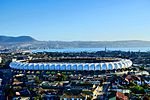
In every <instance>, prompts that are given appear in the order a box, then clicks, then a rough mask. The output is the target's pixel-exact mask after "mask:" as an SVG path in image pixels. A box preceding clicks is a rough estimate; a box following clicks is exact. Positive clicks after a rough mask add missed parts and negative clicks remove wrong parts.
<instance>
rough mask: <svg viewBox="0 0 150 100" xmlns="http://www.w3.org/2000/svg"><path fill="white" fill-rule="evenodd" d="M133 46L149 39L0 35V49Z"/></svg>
mask: <svg viewBox="0 0 150 100" xmlns="http://www.w3.org/2000/svg"><path fill="white" fill-rule="evenodd" d="M105 47H107V48H134V47H148V48H150V41H141V40H126V41H38V40H36V39H34V38H32V37H30V36H19V37H11V36H0V49H5V48H7V49H13V50H16V49H24V50H32V49H60V48H105Z"/></svg>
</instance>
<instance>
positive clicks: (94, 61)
mask: <svg viewBox="0 0 150 100" xmlns="http://www.w3.org/2000/svg"><path fill="white" fill-rule="evenodd" d="M131 66H132V61H131V60H129V59H121V58H106V57H61V58H57V57H56V58H46V59H44V58H34V59H32V60H18V61H14V62H11V63H10V67H11V68H12V69H13V70H23V71H65V72H67V71H75V72H78V71H80V72H84V71H106V70H117V69H126V68H129V67H131Z"/></svg>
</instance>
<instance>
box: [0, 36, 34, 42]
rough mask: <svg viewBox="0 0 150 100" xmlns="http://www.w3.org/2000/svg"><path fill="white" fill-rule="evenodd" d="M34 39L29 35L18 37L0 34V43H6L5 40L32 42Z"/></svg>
mask: <svg viewBox="0 0 150 100" xmlns="http://www.w3.org/2000/svg"><path fill="white" fill-rule="evenodd" d="M33 41H36V40H35V39H34V38H32V37H30V36H18V37H12V36H0V42H1V43H5V42H6V43H7V42H33Z"/></svg>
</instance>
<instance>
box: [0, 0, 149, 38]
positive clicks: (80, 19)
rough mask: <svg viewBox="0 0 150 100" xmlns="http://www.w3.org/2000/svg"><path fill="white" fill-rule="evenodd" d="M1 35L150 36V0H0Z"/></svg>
mask: <svg viewBox="0 0 150 100" xmlns="http://www.w3.org/2000/svg"><path fill="white" fill-rule="evenodd" d="M0 35H7V36H22V35H23V36H26V35H27V36H32V37H33V38H35V39H37V40H46V41H47V40H56V41H116V40H150V0H0Z"/></svg>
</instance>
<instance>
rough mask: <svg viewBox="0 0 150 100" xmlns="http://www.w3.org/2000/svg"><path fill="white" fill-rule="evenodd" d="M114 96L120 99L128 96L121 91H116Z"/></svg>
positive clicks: (126, 98) (125, 99)
mask: <svg viewBox="0 0 150 100" xmlns="http://www.w3.org/2000/svg"><path fill="white" fill-rule="evenodd" d="M116 98H117V99H121V100H128V97H127V96H125V95H124V94H123V93H121V92H116Z"/></svg>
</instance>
